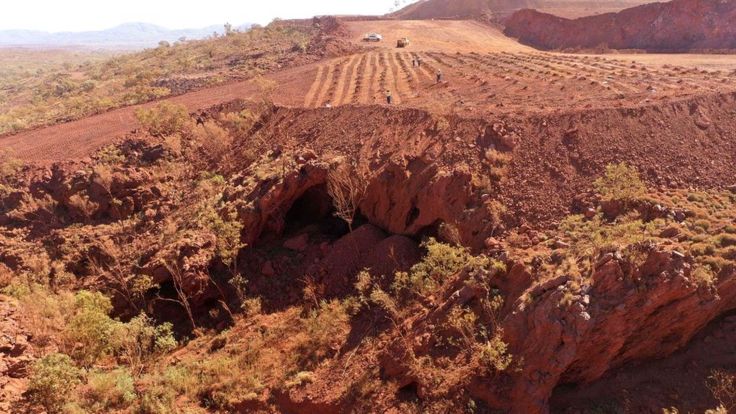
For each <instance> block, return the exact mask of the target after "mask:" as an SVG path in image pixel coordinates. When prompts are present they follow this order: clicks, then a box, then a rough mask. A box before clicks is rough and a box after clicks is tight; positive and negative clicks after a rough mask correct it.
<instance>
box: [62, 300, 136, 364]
mask: <svg viewBox="0 0 736 414" xmlns="http://www.w3.org/2000/svg"><path fill="white" fill-rule="evenodd" d="M111 310H112V304H111V303H110V299H109V298H108V297H106V296H105V295H103V294H101V293H99V292H89V291H80V292H78V293H77V294H76V295H75V297H74V310H73V316H72V317H71V318H70V320H69V322H68V324H67V327H66V329H65V330H64V332H63V336H64V343H65V344H64V345H65V346H64V349H65V351H66V353H67V354H69V355H71V356H72V357H73V358H74V359H75V360H76V361H77V362H79V363H80V364H82V365H83V366H91V365H93V364H94V363H96V362H97V361H98V360H99V359H100V358H102V357H104V356H107V355H110V354H112V353H113V351H114V350H115V349H116V346H117V343H118V340H119V338H120V337H119V333H120V332H121V328H122V324H121V323H120V322H118V321H116V320H114V319H112V318H110V316H108V313H109V312H110V311H111Z"/></svg>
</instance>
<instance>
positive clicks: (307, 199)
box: [284, 184, 366, 239]
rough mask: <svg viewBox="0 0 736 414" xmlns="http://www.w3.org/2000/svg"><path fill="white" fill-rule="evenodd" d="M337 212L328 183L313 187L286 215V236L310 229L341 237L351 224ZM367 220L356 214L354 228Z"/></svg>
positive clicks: (296, 201)
mask: <svg viewBox="0 0 736 414" xmlns="http://www.w3.org/2000/svg"><path fill="white" fill-rule="evenodd" d="M335 213H336V209H335V203H334V201H333V199H332V197H331V196H330V194H329V192H328V191H327V185H326V184H321V185H318V186H314V187H311V188H310V189H308V190H307V191H305V192H304V194H302V195H301V197H299V198H298V199H296V200H295V201H294V203H292V205H291V207H290V208H289V211H287V213H286V215H285V216H284V236H285V237H288V236H290V235H293V234H295V233H301V232H307V231H308V232H314V233H319V234H322V235H325V236H328V237H330V238H335V239H336V238H340V237H342V236H344V235H346V234H348V233H349V232H350V226H349V225H348V223H347V222H346V221H345V220H343V219H341V218H340V217H337V215H336V214H335ZM365 221H366V220H365V218H363V217H362V216H361V215H360V214H356V217H355V219H354V221H353V229H355V228H357V227H358V226H360V225H361V224H363V223H365Z"/></svg>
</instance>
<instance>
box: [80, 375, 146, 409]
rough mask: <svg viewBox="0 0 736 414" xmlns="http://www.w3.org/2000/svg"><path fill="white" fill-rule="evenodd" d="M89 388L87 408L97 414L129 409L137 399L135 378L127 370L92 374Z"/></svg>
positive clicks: (88, 384)
mask: <svg viewBox="0 0 736 414" xmlns="http://www.w3.org/2000/svg"><path fill="white" fill-rule="evenodd" d="M87 388H88V389H87V392H86V394H85V400H86V401H87V403H86V404H85V407H86V408H88V409H89V410H90V411H92V412H96V413H108V412H110V411H111V410H113V409H124V408H127V407H129V406H130V404H131V403H133V401H134V400H135V398H136V394H135V388H134V386H133V377H131V376H130V374H129V373H128V372H127V371H126V370H125V369H117V370H114V371H111V372H95V373H92V374H90V375H89V377H88V379H87Z"/></svg>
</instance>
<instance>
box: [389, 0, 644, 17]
mask: <svg viewBox="0 0 736 414" xmlns="http://www.w3.org/2000/svg"><path fill="white" fill-rule="evenodd" d="M652 1H653V0H599V1H590V0H556V1H555V0H421V1H419V2H416V3H414V4H411V5H409V6H406V7H405V8H403V9H401V10H399V11H397V12H394V13H392V14H389V15H388V17H392V18H397V19H403V20H429V19H477V20H485V21H497V20H499V19H502V18H505V17H508V16H509V15H511V14H513V13H514V12H515V11H517V10H521V9H527V8H529V9H537V10H542V11H545V12H548V13H554V14H556V15H559V16H565V17H569V18H574V17H581V16H590V15H594V14H599V13H608V12H615V11H619V10H623V9H625V8H627V7H633V6H637V5H640V4H643V3H651V2H652Z"/></svg>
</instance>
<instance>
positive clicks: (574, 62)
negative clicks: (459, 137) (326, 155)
mask: <svg viewBox="0 0 736 414" xmlns="http://www.w3.org/2000/svg"><path fill="white" fill-rule="evenodd" d="M346 24H347V25H348V29H349V31H350V33H351V38H352V39H353V40H354V41H355V42H356V43H357V42H360V37H361V36H362V35H363V34H364V33H365V32H368V31H379V32H381V33H383V34H384V36H385V38H386V41H385V42H384V43H381V44H378V45H369V47H370V48H369V49H368V51H367V52H365V53H361V54H356V55H352V56H347V57H342V58H336V59H329V60H325V61H322V62H319V63H317V64H312V65H308V66H303V67H297V68H292V69H288V70H285V71H282V72H279V73H276V74H273V75H271V76H270V78H271V79H273V80H275V81H276V82H277V83H278V85H279V87H278V89H277V90H276V93H275V96H274V100H275V102H276V103H277V104H280V105H285V106H293V107H301V106H304V107H322V106H326V105H327V104H329V105H330V106H337V105H347V104H356V105H357V104H360V105H370V104H376V103H383V102H384V99H385V91H386V90H391V92H392V95H393V97H394V101H395V104H397V105H401V106H413V107H419V108H423V109H427V110H430V111H437V112H443V113H447V112H453V113H457V114H460V115H463V114H467V115H472V116H480V115H483V114H496V115H497V114H519V113H528V112H540V113H549V112H560V111H573V110H586V109H593V108H611V107H614V108H615V107H631V106H639V105H646V104H653V103H656V102H658V101H666V100H669V99H673V98H683V97H688V96H692V95H695V94H709V93H714V92H725V91H729V90H733V89H734V82H733V76H732V73H731V72H730V71H731V70H733V69H734V68H736V57H734V56H722V55H713V56H708V55H656V56H652V55H622V56H618V55H606V56H583V55H565V54H558V53H543V52H537V51H534V50H533V49H530V48H528V47H525V46H522V45H519V44H518V43H516V42H515V41H513V40H512V39H509V38H506V37H504V36H503V35H502V34H501V33H500V32H499V31H498V30H496V29H494V28H491V27H488V26H484V25H481V24H479V23H476V22H465V21H463V22H458V21H378V22H367V21H364V22H348V23H346ZM403 36H408V37H409V38H410V39H411V40H412V44H411V46H410V47H409V48H406V49H397V48H395V47H393V46H394V45H393V43H392V42H393V41H394V39H395V38H398V37H403ZM360 43H362V42H360ZM416 57H421V59H422V61H423V64H422V66H421V67H414V66H413V64H412V60H413V59H414V58H416ZM640 61H646V64H643V63H640ZM695 65H698V67H699V68H696V67H695ZM703 67H708V69H709V70H707V71H706V70H702V68H703ZM437 71H442V73H443V77H444V80H445V82H442V83H441V84H437V83H436V81H435V76H436V73H437ZM257 92H258V90H257V88H256V87H255V86H254V85H253V84H252V83H251V82H248V81H245V82H237V83H232V84H228V85H224V86H218V87H214V88H210V89H205V90H201V91H197V92H192V93H188V94H185V95H181V96H178V97H174V98H171V99H170V100H171V101H173V102H176V103H181V104H184V105H186V106H187V108H189V109H190V110H191V111H196V110H197V109H201V108H206V107H210V106H213V105H216V104H218V103H222V102H227V101H230V100H233V99H237V98H246V99H247V98H251V97H253V96H255V94H257ZM150 105H152V104H146V105H142V106H150ZM137 108H138V107H126V108H121V109H117V110H114V111H110V112H107V113H104V114H101V115H97V116H92V117H89V118H86V119H82V120H79V121H75V122H70V123H66V124H61V125H55V126H51V127H47V128H41V129H38V130H33V131H27V132H24V133H20V134H17V135H14V136H9V137H5V138H0V148H6V149H10V150H11V151H12V152H13V153H14V154H15V156H16V157H18V158H20V159H22V160H24V161H35V162H51V161H60V160H64V159H67V158H80V157H84V156H86V155H88V154H89V153H90V152H91V151H94V150H95V149H96V148H99V147H100V146H102V145H105V144H106V143H109V142H111V141H112V140H114V139H115V138H116V137H118V136H121V135H123V134H125V133H126V132H128V131H130V130H132V129H134V128H135V127H136V121H135V115H134V113H135V110H136V109H137Z"/></svg>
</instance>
